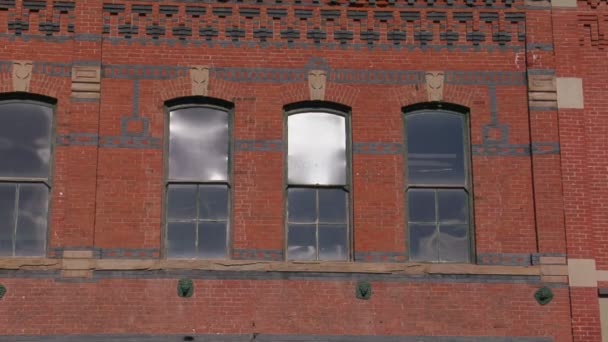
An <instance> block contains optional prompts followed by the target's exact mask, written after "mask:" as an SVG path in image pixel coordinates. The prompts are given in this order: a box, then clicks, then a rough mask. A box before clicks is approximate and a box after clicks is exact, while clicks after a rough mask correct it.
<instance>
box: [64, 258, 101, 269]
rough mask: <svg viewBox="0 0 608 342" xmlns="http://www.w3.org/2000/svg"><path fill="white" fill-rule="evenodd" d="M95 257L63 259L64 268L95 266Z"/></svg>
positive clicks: (90, 267) (88, 267) (89, 267)
mask: <svg viewBox="0 0 608 342" xmlns="http://www.w3.org/2000/svg"><path fill="white" fill-rule="evenodd" d="M95 261H96V260H94V259H63V263H62V267H63V269H64V270H89V269H93V268H95Z"/></svg>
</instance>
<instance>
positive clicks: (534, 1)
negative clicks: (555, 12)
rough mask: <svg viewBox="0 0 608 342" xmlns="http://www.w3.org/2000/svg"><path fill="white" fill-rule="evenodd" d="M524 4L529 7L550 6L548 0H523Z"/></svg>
mask: <svg viewBox="0 0 608 342" xmlns="http://www.w3.org/2000/svg"><path fill="white" fill-rule="evenodd" d="M524 5H526V6H529V7H551V2H549V0H524Z"/></svg>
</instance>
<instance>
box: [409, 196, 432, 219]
mask: <svg viewBox="0 0 608 342" xmlns="http://www.w3.org/2000/svg"><path fill="white" fill-rule="evenodd" d="M407 206H408V209H409V210H408V220H409V221H410V222H429V223H434V222H435V221H436V220H435V190H422V189H410V190H408V191H407Z"/></svg>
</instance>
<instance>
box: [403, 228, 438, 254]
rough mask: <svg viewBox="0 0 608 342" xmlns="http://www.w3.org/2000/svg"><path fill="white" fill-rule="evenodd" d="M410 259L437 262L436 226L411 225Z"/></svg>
mask: <svg viewBox="0 0 608 342" xmlns="http://www.w3.org/2000/svg"><path fill="white" fill-rule="evenodd" d="M409 229H410V259H411V260H412V261H437V260H438V257H439V256H438V253H437V233H436V229H435V225H421V224H410V225H409Z"/></svg>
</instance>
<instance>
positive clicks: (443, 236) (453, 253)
mask: <svg viewBox="0 0 608 342" xmlns="http://www.w3.org/2000/svg"><path fill="white" fill-rule="evenodd" d="M439 231H440V234H439V258H440V260H441V261H449V262H469V238H468V226H467V225H441V226H440V228H439Z"/></svg>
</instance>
